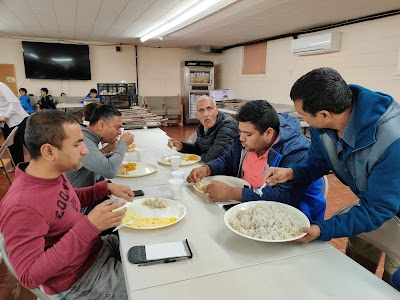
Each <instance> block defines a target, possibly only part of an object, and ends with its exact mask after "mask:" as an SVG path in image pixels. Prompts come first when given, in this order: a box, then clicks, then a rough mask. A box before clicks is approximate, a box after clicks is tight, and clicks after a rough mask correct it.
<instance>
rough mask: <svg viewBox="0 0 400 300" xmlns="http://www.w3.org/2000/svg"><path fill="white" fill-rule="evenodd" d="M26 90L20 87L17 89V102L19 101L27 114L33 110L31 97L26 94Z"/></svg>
mask: <svg viewBox="0 0 400 300" xmlns="http://www.w3.org/2000/svg"><path fill="white" fill-rule="evenodd" d="M27 93H28V92H27V90H26V88H20V89H19V94H20V95H21V96H20V97H19V102H20V103H21V105H22V107H23V108H24V109H25V111H26V112H27V113H28V114H32V113H33V112H34V110H33V108H32V105H31V98H29V96H28V95H27Z"/></svg>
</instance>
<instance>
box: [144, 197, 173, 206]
mask: <svg viewBox="0 0 400 300" xmlns="http://www.w3.org/2000/svg"><path fill="white" fill-rule="evenodd" d="M142 205H145V206H149V207H152V208H166V207H167V203H165V201H164V200H161V199H158V198H149V199H146V200H144V201H143V203H142Z"/></svg>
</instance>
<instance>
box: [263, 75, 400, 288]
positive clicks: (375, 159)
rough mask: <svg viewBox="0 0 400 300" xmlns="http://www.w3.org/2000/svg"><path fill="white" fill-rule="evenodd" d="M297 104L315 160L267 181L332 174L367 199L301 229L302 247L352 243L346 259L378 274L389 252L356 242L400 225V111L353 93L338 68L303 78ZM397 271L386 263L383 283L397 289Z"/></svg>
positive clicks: (382, 97)
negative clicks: (397, 220) (393, 281)
mask: <svg viewBox="0 0 400 300" xmlns="http://www.w3.org/2000/svg"><path fill="white" fill-rule="evenodd" d="M290 98H291V99H292V101H293V102H294V107H295V109H296V111H297V112H298V113H299V116H301V117H302V118H303V119H304V121H306V122H307V123H308V124H310V126H311V131H310V132H311V146H310V150H309V154H308V159H306V160H304V161H302V162H300V163H297V164H292V165H290V166H288V167H287V168H270V169H269V170H268V171H267V172H266V175H265V180H266V182H267V184H270V185H275V184H277V183H283V182H286V181H292V182H295V183H301V184H309V183H310V182H311V181H313V180H315V179H317V178H320V177H321V176H323V175H326V174H328V172H329V171H330V170H332V171H333V172H334V173H335V175H336V177H337V178H338V179H339V180H340V181H341V182H343V183H344V184H346V185H347V186H348V187H349V188H350V189H351V190H352V191H353V193H354V194H356V195H357V196H358V197H359V205H356V206H353V207H352V208H351V209H350V210H349V211H348V212H347V213H342V214H340V215H334V216H332V217H331V218H330V219H328V220H321V221H316V222H314V223H313V224H312V225H311V227H309V228H303V229H301V230H302V231H303V232H305V233H307V235H306V236H304V237H303V238H301V239H299V240H298V241H299V242H303V243H307V242H310V241H312V240H315V239H319V240H323V241H329V240H330V239H332V238H340V237H349V239H348V243H347V249H346V254H347V255H348V256H350V257H351V258H352V259H354V260H355V261H357V262H358V263H359V264H361V265H363V266H364V267H365V268H367V269H368V270H370V271H371V272H373V273H375V272H376V269H377V266H378V264H379V261H380V258H381V256H382V251H381V250H380V249H378V248H376V247H375V246H373V245H371V244H369V243H367V242H366V241H364V240H362V239H359V238H357V237H356V235H358V234H360V233H363V232H369V231H372V230H375V229H377V228H379V227H380V226H381V225H382V224H383V223H384V222H386V221H388V220H390V219H392V218H394V217H395V216H396V214H397V216H399V217H400V197H399V195H400V185H399V182H398V181H399V178H400V159H399V151H400V131H399V128H400V105H399V104H398V103H397V102H396V101H395V100H394V99H393V98H392V97H391V96H389V95H386V94H384V93H380V92H373V91H371V90H368V89H366V88H364V87H361V86H358V85H353V84H351V85H347V83H346V82H345V81H344V79H343V78H342V77H341V76H340V74H339V73H338V72H337V71H336V70H334V69H332V68H318V69H315V70H312V71H310V72H309V73H307V74H305V75H303V76H302V77H301V78H300V79H298V80H297V81H296V82H295V84H294V85H293V87H292V89H291V91H290ZM397 268H398V266H397V264H396V263H395V262H394V261H393V260H392V259H391V258H390V257H389V256H388V255H386V256H385V271H384V274H383V279H384V280H385V281H386V282H390V277H391V275H392V274H393V273H394V271H395V270H397Z"/></svg>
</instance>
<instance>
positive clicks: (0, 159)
mask: <svg viewBox="0 0 400 300" xmlns="http://www.w3.org/2000/svg"><path fill="white" fill-rule="evenodd" d="M17 130H18V126H15V128H14V129H13V130H12V131H11V133H10V135H9V136H8V137H7V139H6V140H5V141H4V143H3V145H1V147H0V166H2V167H3V170H4V173H5V174H6V176H7V179H8V182H9V183H10V185H11V184H12V180H11V178H10V174H8V171H7V166H9V165H10V164H11V166H12V167H13V168H14V169H15V163H14V160H13V158H12V156H11V152H10V149H8V147H10V146H11V145H12V144H14V137H15V134H16V133H17ZM6 153H7V155H8V157H9V158H5V157H4V156H5V154H6Z"/></svg>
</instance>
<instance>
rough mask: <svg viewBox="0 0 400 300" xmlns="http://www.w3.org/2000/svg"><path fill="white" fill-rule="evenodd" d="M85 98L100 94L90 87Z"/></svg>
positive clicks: (98, 96)
mask: <svg viewBox="0 0 400 300" xmlns="http://www.w3.org/2000/svg"><path fill="white" fill-rule="evenodd" d="M85 98H100V95H99V94H98V93H97V90H96V89H90V91H89V94H87V95H86V97H85Z"/></svg>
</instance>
